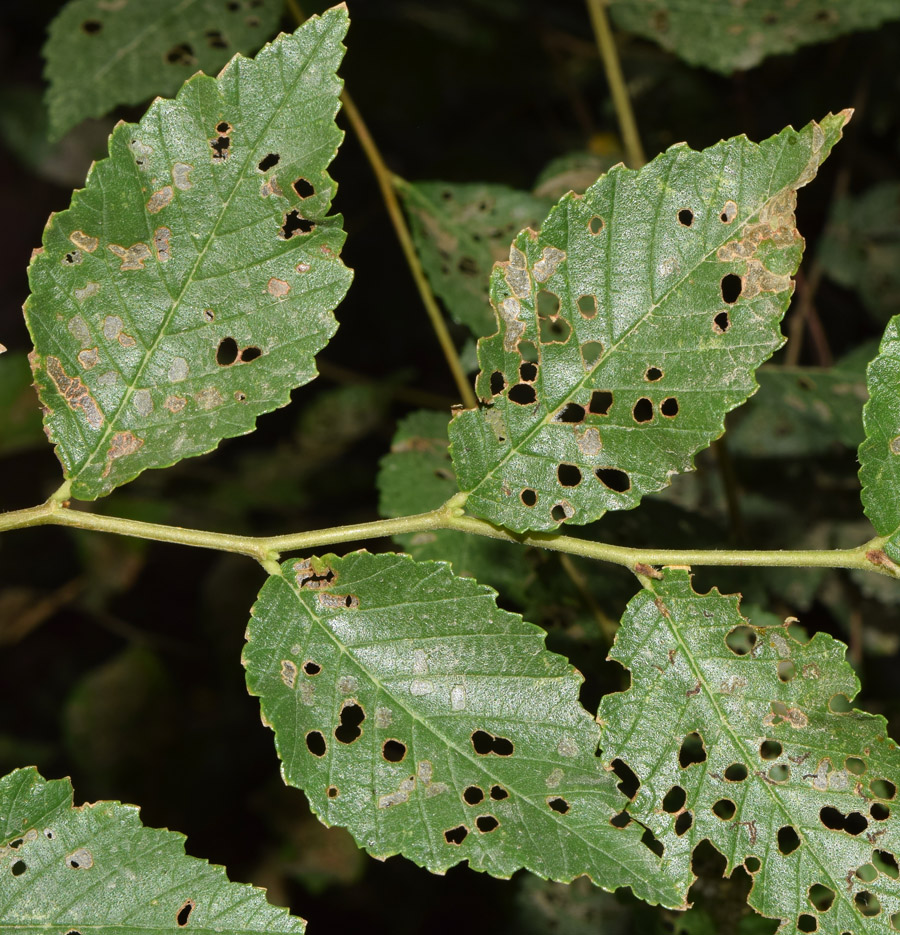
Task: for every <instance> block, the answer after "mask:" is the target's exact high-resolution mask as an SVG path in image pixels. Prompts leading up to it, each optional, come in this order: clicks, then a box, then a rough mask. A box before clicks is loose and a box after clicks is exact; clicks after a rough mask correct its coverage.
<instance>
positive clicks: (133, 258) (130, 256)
mask: <svg viewBox="0 0 900 935" xmlns="http://www.w3.org/2000/svg"><path fill="white" fill-rule="evenodd" d="M108 249H109V251H110V253H114V254H115V255H116V256H117V257H118V258H119V259H120V260H121V261H122V265H121V266H120V267H119V269H122V270H135V269H143V268H144V261H145V260H149V259H150V257H151V256H153V254H152V253H151V252H150V248H149V247H148V246H147V244H145V243H136V244H132V245H131V246H130V247H123V246H121V245H120V244H117V243H111V244H109V247H108Z"/></svg>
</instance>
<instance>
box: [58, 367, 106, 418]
mask: <svg viewBox="0 0 900 935" xmlns="http://www.w3.org/2000/svg"><path fill="white" fill-rule="evenodd" d="M45 369H46V370H47V373H48V375H49V376H50V379H51V380H52V381H53V383H54V385H55V386H56V389H57V390H58V391H59V394H60V396H62V398H63V399H64V400H65V401H66V405H67V406H68V407H69V408H70V409H72V410H73V411H74V410H77V409H80V410H81V411H82V412H83V413H84V417H85V419H86V420H87V423H88V425H89V426H90V427H91V428H92V429H99V428H100V427H101V426H102V425H103V413H102V412H101V411H100V407H99V406H98V405H97V402H96V400H95V399H94V397H93V396H91V394H90V391H89V390H88V388H87V387H86V386H85V385H84V383H82V382H81V380H80V379H79V378H78V377H70V376H69V375H68V374H67V373H66V372H65V370H63V365H62V364H61V363H60V361H59V358H58V357H48V358H47V360H46V363H45Z"/></svg>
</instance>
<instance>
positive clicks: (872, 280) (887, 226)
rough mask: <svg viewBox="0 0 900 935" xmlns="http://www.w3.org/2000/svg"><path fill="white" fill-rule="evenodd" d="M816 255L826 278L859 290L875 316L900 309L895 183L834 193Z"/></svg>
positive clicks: (899, 215)
mask: <svg viewBox="0 0 900 935" xmlns="http://www.w3.org/2000/svg"><path fill="white" fill-rule="evenodd" d="M818 260H819V263H820V264H821V265H822V268H823V270H824V271H825V273H826V274H827V275H828V277H829V278H830V279H833V280H834V281H835V282H838V283H840V284H841V285H842V286H846V287H847V288H848V289H853V290H855V291H856V292H857V293H858V294H859V297H860V299H862V302H863V305H865V307H866V309H867V310H868V311H869V312H870V313H871V315H872V317H873V318H875V319H876V320H877V321H879V322H885V321H887V320H888V319H889V318H890V317H891V316H892V315H896V314H898V313H900V184H898V183H897V182H885V183H883V184H881V185H873V186H872V187H871V188H869V189H867V190H866V191H865V192H863V193H862V194H860V195H856V196H852V195H847V196H845V197H843V198H839V199H837V201H836V202H835V204H834V206H833V208H832V209H831V214H830V216H829V218H828V226H827V227H826V228H825V231H824V232H823V234H822V239H821V240H820V241H819V244H818Z"/></svg>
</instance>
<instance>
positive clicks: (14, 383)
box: [0, 351, 47, 454]
mask: <svg viewBox="0 0 900 935" xmlns="http://www.w3.org/2000/svg"><path fill="white" fill-rule="evenodd" d="M32 379H33V378H32V376H31V368H30V367H29V366H28V358H27V356H26V355H25V354H22V353H19V352H17V351H10V352H8V353H6V354H4V355H3V356H2V357H0V403H2V405H0V454H12V453H13V452H14V451H21V450H22V449H23V448H33V447H36V446H38V445H43V444H46V442H47V440H46V438H44V433H43V432H42V431H41V409H40V406H39V405H38V402H37V400H36V399H35V398H34V390H33V389H32V388H31V381H32Z"/></svg>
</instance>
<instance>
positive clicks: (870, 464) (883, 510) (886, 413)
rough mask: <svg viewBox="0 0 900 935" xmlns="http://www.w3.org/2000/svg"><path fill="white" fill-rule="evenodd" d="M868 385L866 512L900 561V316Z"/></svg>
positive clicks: (863, 474)
mask: <svg viewBox="0 0 900 935" xmlns="http://www.w3.org/2000/svg"><path fill="white" fill-rule="evenodd" d="M866 382H867V384H868V387H869V401H868V402H867V403H866V404H865V406H864V407H863V427H864V428H865V433H866V437H865V441H863V443H862V444H861V445H860V446H859V480H860V483H861V484H862V494H861V496H862V502H863V509H864V511H865V514H866V516H868V517H869V520H870V521H871V523H872V525H873V526H874V527H875V531H876V532H877V533H878V535H880V536H889V537H890V538H889V539H888V541H887V542H886V543H885V544H884V552H885V553H886V554H887V555H888V557H889V558H890V559H892V560H893V561H894V562H900V493H898V492H900V315H895V316H894V317H893V318H892V319H891V320H890V321H889V322H888V325H887V328H886V329H885V332H884V337H883V338H882V341H881V347H880V348H879V350H878V354H877V356H876V357H875V359H874V360H873V361H872V363H870V364H869V369H868V371H867V374H866Z"/></svg>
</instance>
